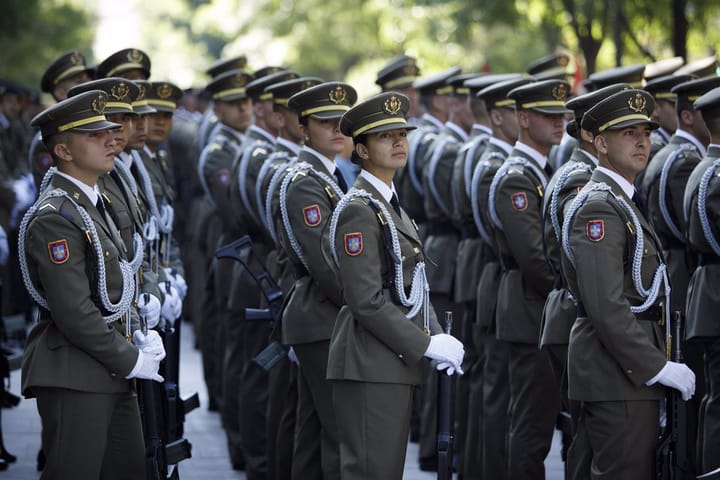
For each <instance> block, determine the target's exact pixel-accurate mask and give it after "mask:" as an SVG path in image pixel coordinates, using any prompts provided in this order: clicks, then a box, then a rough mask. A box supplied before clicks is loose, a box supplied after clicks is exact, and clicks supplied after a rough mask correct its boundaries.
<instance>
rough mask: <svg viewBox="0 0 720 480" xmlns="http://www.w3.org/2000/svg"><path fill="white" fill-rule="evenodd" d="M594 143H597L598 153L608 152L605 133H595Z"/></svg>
mask: <svg viewBox="0 0 720 480" xmlns="http://www.w3.org/2000/svg"><path fill="white" fill-rule="evenodd" d="M593 145H595V148H597V151H598V153H602V154H607V152H608V145H607V138H605V135H600V134H598V135H595V138H593Z"/></svg>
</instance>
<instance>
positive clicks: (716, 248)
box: [697, 159, 720, 256]
mask: <svg viewBox="0 0 720 480" xmlns="http://www.w3.org/2000/svg"><path fill="white" fill-rule="evenodd" d="M718 168H720V159H717V160H715V161H714V162H713V163H712V165H710V167H708V169H707V170H705V172H704V173H703V176H702V178H701V179H700V186H699V187H698V199H697V203H698V217H700V225H701V226H702V230H703V233H704V234H705V240H707V242H708V244H710V248H712V250H713V252H715V255H718V256H720V243H718V240H717V238H715V233H714V232H713V230H712V226H711V225H710V219H709V218H708V213H707V189H708V187H709V186H710V180H711V179H712V177H713V176H715V172H716V171H717V169H718Z"/></svg>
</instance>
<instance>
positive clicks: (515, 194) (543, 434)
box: [488, 80, 569, 478]
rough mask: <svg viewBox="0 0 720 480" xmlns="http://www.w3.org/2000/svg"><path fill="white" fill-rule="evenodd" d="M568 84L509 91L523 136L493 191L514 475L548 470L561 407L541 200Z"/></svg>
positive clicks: (531, 475) (539, 474) (500, 321)
mask: <svg viewBox="0 0 720 480" xmlns="http://www.w3.org/2000/svg"><path fill="white" fill-rule="evenodd" d="M568 92H569V85H568V83H567V82H564V81H561V80H545V81H542V82H533V83H530V84H528V85H523V86H521V87H517V88H516V89H514V90H512V91H510V92H509V93H508V98H511V99H513V100H515V102H516V103H515V108H516V111H517V119H518V126H519V135H518V141H517V143H516V144H515V147H514V148H513V151H512V152H511V153H510V156H509V157H508V159H507V160H506V161H505V163H504V164H503V166H502V167H500V169H498V171H497V173H496V174H495V177H494V178H493V181H492V184H491V185H490V191H489V193H488V202H489V211H490V217H491V219H492V221H493V224H494V225H495V228H496V230H495V240H496V242H497V246H498V253H499V257H500V264H501V266H502V270H503V272H502V275H501V277H500V284H499V287H498V298H497V310H496V319H497V337H498V339H500V340H504V341H506V342H508V344H509V347H510V363H509V369H508V372H509V377H510V378H509V381H510V406H509V413H508V415H509V425H508V462H507V465H508V474H509V477H510V478H543V476H544V471H545V467H544V464H543V462H544V460H545V457H546V456H547V454H548V452H549V451H550V444H551V442H552V434H553V429H554V426H555V421H556V419H557V414H558V412H559V410H560V398H559V392H558V391H557V389H556V388H555V387H554V382H553V379H552V371H551V369H550V363H549V359H548V357H547V353H546V352H544V351H542V350H540V349H539V348H538V342H539V339H540V321H541V318H542V309H543V306H544V304H545V300H546V298H547V295H548V293H549V292H550V290H551V289H552V282H553V277H552V272H551V271H550V269H549V267H548V265H547V263H546V262H545V255H544V252H543V235H542V211H541V203H542V198H543V194H544V190H545V185H546V183H547V181H548V179H549V176H550V171H549V170H550V169H549V165H548V163H547V154H548V152H549V151H550V147H552V145H554V144H557V143H558V142H560V139H561V138H562V134H563V118H564V116H565V114H566V113H567V112H568V110H567V109H566V108H565V101H566V100H567V94H568Z"/></svg>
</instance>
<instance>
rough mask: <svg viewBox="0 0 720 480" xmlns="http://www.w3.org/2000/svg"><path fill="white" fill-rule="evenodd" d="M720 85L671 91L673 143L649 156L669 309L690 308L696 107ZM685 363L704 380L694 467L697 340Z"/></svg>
mask: <svg viewBox="0 0 720 480" xmlns="http://www.w3.org/2000/svg"><path fill="white" fill-rule="evenodd" d="M718 86H720V77H709V78H702V79H697V80H690V81H687V82H683V83H681V84H679V85H676V86H675V87H673V88H672V89H671V93H673V94H675V95H676V97H677V99H676V105H675V111H676V114H677V117H676V118H677V124H678V127H677V130H676V131H675V133H674V134H673V136H672V137H670V141H669V142H668V144H667V145H666V146H665V147H663V148H662V149H661V150H660V151H658V153H657V154H656V155H655V156H654V157H653V158H652V159H651V160H650V163H649V164H648V166H647V168H646V169H645V171H644V174H643V178H642V190H641V191H642V192H643V194H644V195H645V197H644V202H643V203H644V206H645V213H646V216H647V219H648V221H649V222H650V225H652V227H653V229H654V230H655V232H657V235H658V237H659V238H660V241H661V242H662V245H663V250H664V253H665V258H666V261H667V268H668V275H669V277H670V283H671V285H672V286H673V289H672V292H671V293H670V308H672V310H673V311H679V312H685V300H686V296H687V291H688V288H687V287H688V285H689V282H690V275H691V274H692V272H693V270H695V267H696V264H695V261H694V260H693V259H691V258H690V257H689V255H688V249H687V243H686V238H687V237H686V235H687V232H686V224H685V214H684V210H683V196H684V192H685V187H686V185H687V181H688V178H689V177H690V173H691V172H692V171H693V169H694V168H695V167H696V166H697V164H698V163H700V160H701V159H702V157H703V156H705V153H706V148H707V146H708V144H709V143H710V132H708V129H707V126H706V125H705V121H704V120H703V117H702V114H701V113H700V112H699V111H697V110H695V109H694V107H693V102H694V101H695V100H696V99H697V98H699V97H700V96H701V95H703V94H704V93H706V92H708V91H709V90H711V89H713V88H715V87H718ZM683 350H684V352H683V353H684V355H685V361H686V362H687V364H688V365H689V366H690V368H692V369H693V371H694V372H695V373H696V375H697V376H698V378H699V381H698V384H697V387H698V393H699V395H698V396H697V397H696V398H694V399H693V400H691V401H690V402H688V403H687V405H686V406H685V407H686V408H687V432H688V435H689V439H688V442H687V445H688V452H687V455H688V456H687V458H688V461H689V464H688V465H687V468H688V470H690V471H694V470H695V469H694V466H695V461H694V460H695V452H696V448H695V445H696V441H695V438H696V436H697V427H698V413H699V408H700V401H701V400H702V396H703V395H704V391H705V382H704V378H705V376H704V375H702V367H703V360H702V350H701V349H700V348H699V345H697V344H695V343H687V344H685V345H684V349H683Z"/></svg>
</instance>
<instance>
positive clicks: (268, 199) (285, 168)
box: [265, 157, 298, 243]
mask: <svg viewBox="0 0 720 480" xmlns="http://www.w3.org/2000/svg"><path fill="white" fill-rule="evenodd" d="M297 162H298V159H297V157H293V158H291V159H290V160H289V161H288V163H286V164H284V165H280V166H279V167H278V168H277V170H275V172H274V173H273V176H272V178H271V179H270V184H269V185H268V191H267V194H266V196H265V205H266V207H265V225H266V226H267V229H268V232H270V236H271V237H272V239H273V240H274V241H275V243H278V236H277V232H276V231H275V222H274V221H273V220H274V219H273V211H272V201H273V197H274V196H275V191H276V190H277V189H278V187H279V186H280V184H281V182H282V180H283V178H285V177H284V175H287V174H288V173H289V172H290V171H291V170H292V169H293V167H294V166H295V165H296V164H297Z"/></svg>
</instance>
